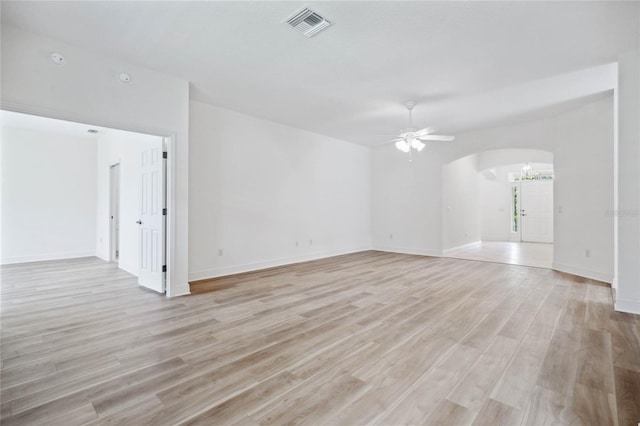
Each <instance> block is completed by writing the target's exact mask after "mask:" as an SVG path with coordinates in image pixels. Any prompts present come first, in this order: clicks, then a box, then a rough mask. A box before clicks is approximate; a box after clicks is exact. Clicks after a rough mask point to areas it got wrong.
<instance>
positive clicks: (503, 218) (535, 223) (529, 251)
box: [446, 163, 554, 269]
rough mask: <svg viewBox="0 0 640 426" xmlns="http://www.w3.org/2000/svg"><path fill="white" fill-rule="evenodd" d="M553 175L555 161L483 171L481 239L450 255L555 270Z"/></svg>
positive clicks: (479, 189) (480, 180) (480, 185)
mask: <svg viewBox="0 0 640 426" xmlns="http://www.w3.org/2000/svg"><path fill="white" fill-rule="evenodd" d="M494 164H495V163H494ZM553 177H554V175H553V164H552V163H512V164H506V165H500V166H494V167H490V168H487V169H481V170H479V171H478V172H477V200H478V201H477V203H478V207H479V210H480V218H479V220H478V222H479V228H480V232H479V234H480V241H478V242H477V243H474V244H467V245H464V246H461V247H456V248H455V249H452V250H448V251H447V252H446V256H447V257H454V258H458V259H467V260H478V261H486V262H497V263H507V264H513V265H523V266H533V267H541V268H548V269H551V267H552V264H553ZM469 196H475V195H471V194H470V195H469Z"/></svg>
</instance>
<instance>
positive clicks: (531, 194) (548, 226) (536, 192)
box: [520, 180, 553, 243]
mask: <svg viewBox="0 0 640 426" xmlns="http://www.w3.org/2000/svg"><path fill="white" fill-rule="evenodd" d="M520 209H521V210H520V214H521V218H522V222H521V223H522V234H521V238H522V241H526V242H533V243H552V242H553V181H543V180H540V181H523V182H522V198H521V202H520Z"/></svg>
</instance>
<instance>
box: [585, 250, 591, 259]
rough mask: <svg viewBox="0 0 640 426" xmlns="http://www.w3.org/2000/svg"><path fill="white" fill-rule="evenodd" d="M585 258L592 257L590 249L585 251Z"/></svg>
mask: <svg viewBox="0 0 640 426" xmlns="http://www.w3.org/2000/svg"><path fill="white" fill-rule="evenodd" d="M584 257H591V250H590V249H586V250H585V251H584Z"/></svg>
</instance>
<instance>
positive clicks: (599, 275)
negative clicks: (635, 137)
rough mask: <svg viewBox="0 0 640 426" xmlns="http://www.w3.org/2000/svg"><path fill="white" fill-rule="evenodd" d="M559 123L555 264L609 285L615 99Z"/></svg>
mask: <svg viewBox="0 0 640 426" xmlns="http://www.w3.org/2000/svg"><path fill="white" fill-rule="evenodd" d="M557 124H558V125H557V126H556V131H557V135H556V137H557V140H556V146H555V149H554V176H555V179H554V197H553V198H554V200H553V202H554V206H555V214H554V218H553V220H554V256H553V257H554V258H553V267H554V269H558V270H562V271H565V272H569V273H573V274H577V275H581V276H585V277H589V278H594V279H598V280H602V281H605V282H608V283H611V282H612V280H613V232H614V227H613V218H612V216H611V215H610V214H607V212H611V211H612V210H613V97H612V96H609V97H607V98H604V99H601V100H599V101H597V102H594V103H591V104H589V105H586V106H584V107H582V108H579V109H577V110H575V111H572V112H570V113H568V114H565V115H564V116H563V117H562V120H559V121H558V123H557ZM586 250H589V251H590V253H591V255H590V257H587V255H586Z"/></svg>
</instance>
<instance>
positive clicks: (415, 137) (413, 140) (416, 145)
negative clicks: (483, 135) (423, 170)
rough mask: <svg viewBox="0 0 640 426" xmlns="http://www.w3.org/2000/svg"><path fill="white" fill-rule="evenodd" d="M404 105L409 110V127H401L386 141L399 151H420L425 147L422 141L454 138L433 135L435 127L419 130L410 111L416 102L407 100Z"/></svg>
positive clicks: (450, 139) (453, 137)
mask: <svg viewBox="0 0 640 426" xmlns="http://www.w3.org/2000/svg"><path fill="white" fill-rule="evenodd" d="M404 105H405V106H406V107H407V109H408V110H409V127H408V128H406V129H402V130H401V131H400V132H401V133H400V134H399V135H398V137H396V138H395V139H393V140H390V141H388V142H386V143H394V144H395V145H396V148H398V149H399V150H400V151H402V152H409V153H410V151H411V149H412V148H413V149H415V150H416V151H422V150H423V149H424V147H425V144H424V142H423V141H445V142H450V141H452V140H454V139H455V136H446V135H435V134H434V132H436V131H437V129H436V128H434V127H425V128H424V129H420V130H418V129H416V128H414V127H413V117H412V111H413V108H414V107H415V106H416V103H415V102H414V101H407V102H406V103H405V104H404ZM409 161H411V160H409Z"/></svg>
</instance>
